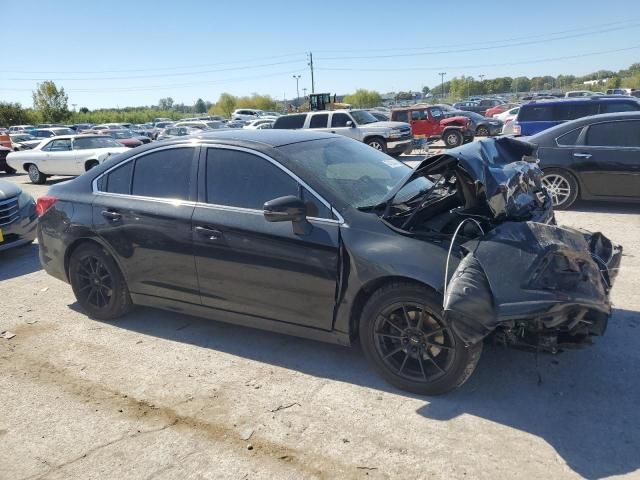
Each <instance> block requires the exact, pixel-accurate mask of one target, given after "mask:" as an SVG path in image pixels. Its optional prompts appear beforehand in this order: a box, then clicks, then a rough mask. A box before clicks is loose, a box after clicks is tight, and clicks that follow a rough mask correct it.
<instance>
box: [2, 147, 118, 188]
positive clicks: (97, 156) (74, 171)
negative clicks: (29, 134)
mask: <svg viewBox="0 0 640 480" xmlns="http://www.w3.org/2000/svg"><path fill="white" fill-rule="evenodd" d="M127 151H129V148H127V147H123V146H122V144H121V143H119V142H117V141H116V140H114V139H113V138H111V137H107V136H103V135H62V136H59V137H52V138H50V139H47V140H43V141H42V143H40V144H39V145H38V146H37V147H35V148H32V149H31V150H22V151H19V152H11V153H9V155H7V165H9V167H12V168H14V169H16V170H23V171H25V172H27V173H28V174H29V179H30V180H31V182H32V183H36V184H43V183H44V182H46V181H47V178H48V177H50V176H51V175H73V176H77V175H82V174H83V173H84V172H86V171H87V170H89V169H91V168H93V167H95V166H96V165H99V164H100V163H102V162H104V161H105V160H107V159H108V158H109V157H110V156H111V155H115V154H117V153H121V152H127Z"/></svg>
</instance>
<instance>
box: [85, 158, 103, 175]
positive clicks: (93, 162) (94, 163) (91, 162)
mask: <svg viewBox="0 0 640 480" xmlns="http://www.w3.org/2000/svg"><path fill="white" fill-rule="evenodd" d="M98 165H100V164H99V163H98V161H97V160H89V161H88V162H87V163H86V164H85V167H84V168H85V171H86V172H88V171H89V170H91V169H92V168H94V167H97V166H98Z"/></svg>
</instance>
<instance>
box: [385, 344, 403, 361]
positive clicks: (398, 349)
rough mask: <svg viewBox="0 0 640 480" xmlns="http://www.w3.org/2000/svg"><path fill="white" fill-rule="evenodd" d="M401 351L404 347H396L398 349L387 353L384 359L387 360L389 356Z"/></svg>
mask: <svg viewBox="0 0 640 480" xmlns="http://www.w3.org/2000/svg"><path fill="white" fill-rule="evenodd" d="M401 351H402V347H399V348H396V349H395V350H393V351H392V352H389V353H387V354H386V355H385V356H384V359H385V360H386V359H387V358H389V357H392V356H394V355H395V354H396V353H398V352H401Z"/></svg>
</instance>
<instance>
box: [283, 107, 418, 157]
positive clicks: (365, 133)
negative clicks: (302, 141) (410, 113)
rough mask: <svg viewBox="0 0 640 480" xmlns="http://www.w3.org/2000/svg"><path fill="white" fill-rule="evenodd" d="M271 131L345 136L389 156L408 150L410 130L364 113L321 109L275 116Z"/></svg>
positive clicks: (402, 125) (407, 125) (398, 123)
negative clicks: (302, 131)
mask: <svg viewBox="0 0 640 480" xmlns="http://www.w3.org/2000/svg"><path fill="white" fill-rule="evenodd" d="M273 128H280V129H289V130H292V129H300V128H304V129H306V128H310V129H314V130H317V131H320V132H329V133H336V134H339V135H345V136H347V137H351V138H353V139H355V140H359V141H361V142H364V143H366V144H367V145H369V146H370V147H373V148H375V149H376V150H381V151H383V152H385V153H389V154H390V155H400V154H402V153H404V152H406V151H409V150H411V148H412V141H413V136H412V135H411V127H410V126H409V124H408V123H404V122H381V121H379V120H378V119H377V118H375V117H374V116H373V115H371V113H369V112H368V111H366V110H335V111H328V110H323V111H319V112H308V113H295V114H292V115H283V116H281V117H278V118H277V119H276V121H275V123H274V124H273Z"/></svg>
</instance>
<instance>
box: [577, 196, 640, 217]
mask: <svg viewBox="0 0 640 480" xmlns="http://www.w3.org/2000/svg"><path fill="white" fill-rule="evenodd" d="M571 210H576V211H578V212H594V213H614V214H620V213H622V214H624V213H629V214H634V215H637V214H638V212H640V203H630V202H629V203H625V202H595V201H587V200H580V201H578V202H576V203H575V204H574V205H573V206H572V207H571V209H570V210H569V212H571Z"/></svg>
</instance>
